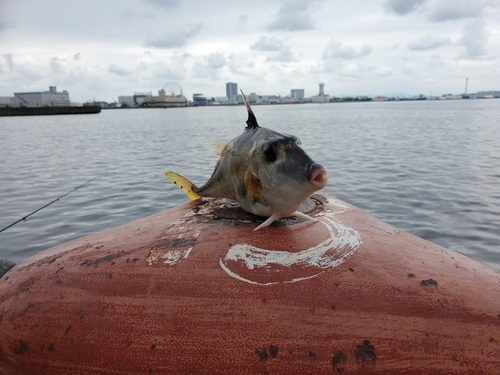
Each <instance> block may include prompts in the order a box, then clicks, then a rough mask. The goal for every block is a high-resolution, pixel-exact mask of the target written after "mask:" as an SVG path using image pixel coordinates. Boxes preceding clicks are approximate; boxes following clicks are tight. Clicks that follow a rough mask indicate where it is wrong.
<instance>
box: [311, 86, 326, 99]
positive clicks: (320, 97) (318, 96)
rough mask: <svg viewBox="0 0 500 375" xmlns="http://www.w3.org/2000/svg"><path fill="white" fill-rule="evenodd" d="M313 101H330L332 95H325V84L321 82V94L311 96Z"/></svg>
mask: <svg viewBox="0 0 500 375" xmlns="http://www.w3.org/2000/svg"><path fill="white" fill-rule="evenodd" d="M311 101H312V102H313V103H328V102H329V101H330V95H325V84H324V83H320V84H319V94H318V95H316V96H311Z"/></svg>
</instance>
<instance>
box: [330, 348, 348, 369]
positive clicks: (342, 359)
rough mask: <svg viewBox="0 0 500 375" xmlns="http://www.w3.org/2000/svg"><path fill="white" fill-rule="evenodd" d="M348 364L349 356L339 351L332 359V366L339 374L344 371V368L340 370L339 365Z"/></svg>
mask: <svg viewBox="0 0 500 375" xmlns="http://www.w3.org/2000/svg"><path fill="white" fill-rule="evenodd" d="M346 362H347V356H346V355H345V354H344V353H342V352H340V351H338V352H337V354H335V355H334V356H333V357H332V366H333V367H334V368H337V370H338V372H341V371H343V369H342V368H338V365H340V364H342V363H346Z"/></svg>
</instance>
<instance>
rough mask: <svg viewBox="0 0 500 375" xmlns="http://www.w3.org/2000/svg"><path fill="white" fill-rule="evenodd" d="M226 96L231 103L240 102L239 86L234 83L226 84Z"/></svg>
mask: <svg viewBox="0 0 500 375" xmlns="http://www.w3.org/2000/svg"><path fill="white" fill-rule="evenodd" d="M226 96H227V97H228V100H229V101H230V102H237V101H238V84H237V83H234V82H228V83H226Z"/></svg>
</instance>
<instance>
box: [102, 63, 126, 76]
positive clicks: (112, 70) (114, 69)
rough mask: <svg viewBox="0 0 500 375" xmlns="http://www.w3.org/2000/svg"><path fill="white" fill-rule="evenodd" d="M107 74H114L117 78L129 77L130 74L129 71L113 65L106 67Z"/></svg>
mask: <svg viewBox="0 0 500 375" xmlns="http://www.w3.org/2000/svg"><path fill="white" fill-rule="evenodd" d="M108 72H110V73H113V74H116V75H118V76H129V75H131V74H132V72H131V71H130V70H128V69H125V68H123V67H121V66H117V65H115V64H111V65H110V66H109V67H108Z"/></svg>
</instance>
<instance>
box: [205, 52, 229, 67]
mask: <svg viewBox="0 0 500 375" xmlns="http://www.w3.org/2000/svg"><path fill="white" fill-rule="evenodd" d="M205 61H207V63H208V67H209V68H211V69H220V68H222V67H224V66H225V65H226V58H225V57H224V55H223V54H222V53H220V52H214V53H211V54H210V55H208V56H205Z"/></svg>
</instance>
